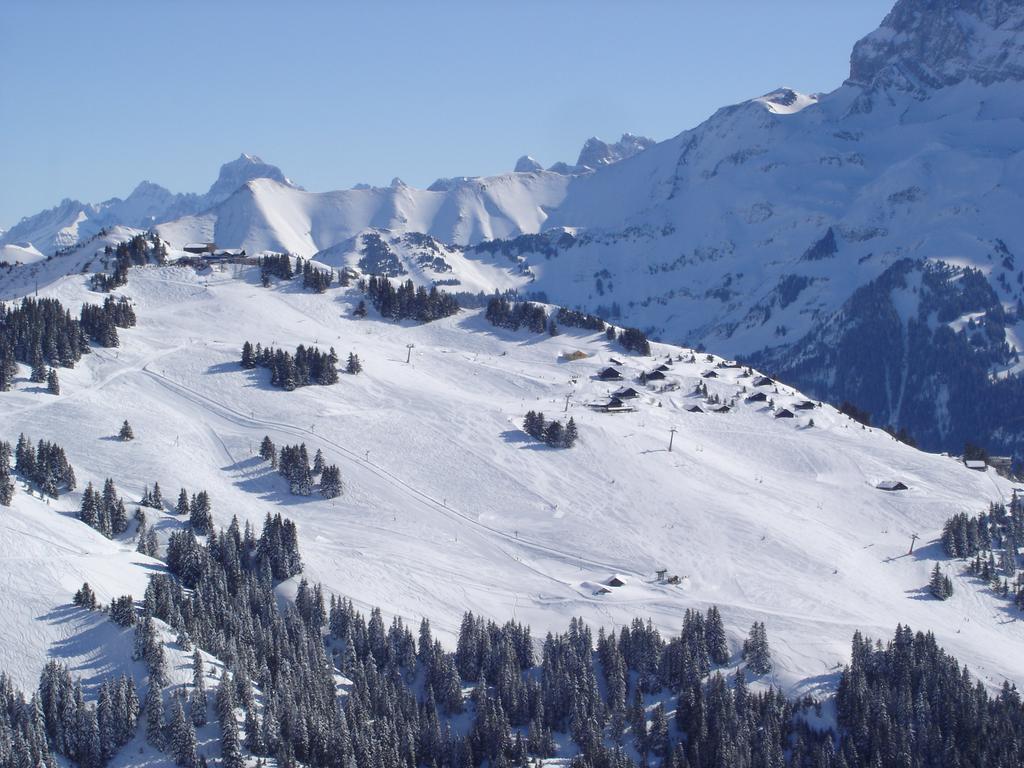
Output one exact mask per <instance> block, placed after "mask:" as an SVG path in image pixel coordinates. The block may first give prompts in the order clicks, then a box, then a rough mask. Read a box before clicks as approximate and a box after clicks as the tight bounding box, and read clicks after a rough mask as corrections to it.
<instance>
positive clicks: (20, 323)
mask: <svg viewBox="0 0 1024 768" xmlns="http://www.w3.org/2000/svg"><path fill="white" fill-rule="evenodd" d="M88 352H89V342H88V338H87V336H86V334H85V332H84V331H83V329H82V325H81V323H80V322H79V321H78V320H75V319H74V318H72V317H71V313H70V312H69V311H68V310H67V309H65V308H64V306H63V305H62V304H61V303H60V302H59V301H57V300H56V299H36V298H33V297H31V296H27V297H25V298H24V299H22V300H21V302H20V304H18V305H16V306H11V307H8V306H7V305H5V304H3V303H2V302H0V392H6V391H7V390H9V389H10V388H11V384H13V382H14V377H15V376H16V375H17V372H18V365H17V364H18V363H24V364H25V365H29V366H32V368H33V371H37V370H39V369H42V368H43V366H44V365H50V366H62V367H64V368H73V367H74V365H75V363H77V362H78V361H79V360H80V359H81V358H82V355H83V354H86V353H88ZM36 378H38V376H36Z"/></svg>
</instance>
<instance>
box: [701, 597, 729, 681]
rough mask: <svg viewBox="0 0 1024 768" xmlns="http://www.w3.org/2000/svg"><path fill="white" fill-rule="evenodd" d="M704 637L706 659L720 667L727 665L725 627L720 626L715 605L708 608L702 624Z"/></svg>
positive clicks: (720, 619)
mask: <svg viewBox="0 0 1024 768" xmlns="http://www.w3.org/2000/svg"><path fill="white" fill-rule="evenodd" d="M704 635H705V639H706V640H707V645H708V658H709V659H710V660H711V662H712V663H714V664H718V665H720V666H721V665H723V664H728V663H729V643H728V641H727V640H726V637H725V627H724V626H723V625H722V615H721V614H720V613H719V612H718V606H717V605H712V606H711V607H710V608H708V612H707V619H706V620H705V622H704Z"/></svg>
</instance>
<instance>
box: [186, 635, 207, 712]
mask: <svg viewBox="0 0 1024 768" xmlns="http://www.w3.org/2000/svg"><path fill="white" fill-rule="evenodd" d="M188 708H189V715H190V717H191V718H192V724H193V725H194V726H195V727H196V728H198V727H200V726H202V725H206V676H205V675H204V674H203V655H202V654H201V653H200V652H199V649H198V648H196V649H195V651H194V652H193V653H192V691H191V693H190V694H189V699H188Z"/></svg>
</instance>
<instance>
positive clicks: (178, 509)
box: [174, 488, 189, 517]
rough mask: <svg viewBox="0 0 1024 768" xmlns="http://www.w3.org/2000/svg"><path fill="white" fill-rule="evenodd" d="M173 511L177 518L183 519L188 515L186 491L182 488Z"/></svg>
mask: <svg viewBox="0 0 1024 768" xmlns="http://www.w3.org/2000/svg"><path fill="white" fill-rule="evenodd" d="M174 511H175V513H177V515H178V516H179V517H184V516H185V515H187V514H189V503H188V491H186V490H185V489H184V488H182V489H181V493H179V494H178V504H177V506H175V508H174Z"/></svg>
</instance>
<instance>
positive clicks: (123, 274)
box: [89, 232, 167, 293]
mask: <svg viewBox="0 0 1024 768" xmlns="http://www.w3.org/2000/svg"><path fill="white" fill-rule="evenodd" d="M103 253H104V255H105V256H106V257H107V258H108V259H109V258H110V257H111V256H113V257H114V259H115V265H114V270H113V272H112V273H111V274H109V275H108V274H105V273H103V272H97V273H95V274H94V275H93V276H92V277H91V278H90V280H89V285H90V287H91V288H92V289H93V290H94V291H103V292H104V293H109V292H110V291H112V290H113V289H114V288H118V287H120V286H122V285H125V284H126V283H127V282H128V270H129V269H130V268H131V267H133V266H142V265H144V264H149V263H150V262H152V263H154V264H158V265H163V264H166V263H167V245H166V243H164V241H163V240H161V239H160V236H159V235H157V233H156V232H147V233H146V234H144V235H135V236H134V237H132V238H131V239H130V240H125V241H123V242H120V243H118V244H117V245H116V246H113V247H111V246H109V245H108V246H107V247H106V248H104V249H103Z"/></svg>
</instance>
